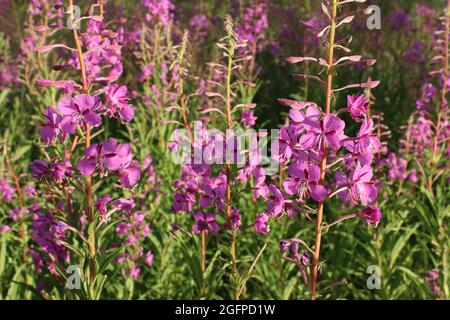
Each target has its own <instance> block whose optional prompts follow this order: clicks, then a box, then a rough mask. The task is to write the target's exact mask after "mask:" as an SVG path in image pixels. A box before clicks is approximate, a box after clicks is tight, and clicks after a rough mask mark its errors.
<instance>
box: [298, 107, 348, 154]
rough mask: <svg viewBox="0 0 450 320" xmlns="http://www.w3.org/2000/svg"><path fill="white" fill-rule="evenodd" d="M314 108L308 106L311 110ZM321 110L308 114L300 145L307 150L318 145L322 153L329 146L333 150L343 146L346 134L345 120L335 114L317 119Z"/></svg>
mask: <svg viewBox="0 0 450 320" xmlns="http://www.w3.org/2000/svg"><path fill="white" fill-rule="evenodd" d="M310 109H312V108H308V110H310ZM319 114H320V113H319V111H316V112H313V113H312V114H310V115H308V113H307V119H306V120H305V121H304V123H303V125H304V126H305V128H306V133H305V134H303V135H302V136H301V137H300V141H299V143H300V145H301V146H302V148H303V149H305V150H311V149H315V148H316V147H318V149H319V151H320V152H321V153H323V152H325V150H326V148H327V147H329V148H331V149H332V150H333V151H338V150H339V149H340V148H341V139H342V136H343V134H344V128H345V122H344V121H342V120H341V119H339V118H338V117H337V116H336V115H334V114H327V115H326V116H325V117H324V118H323V120H315V118H316V117H317V116H318V115H319Z"/></svg>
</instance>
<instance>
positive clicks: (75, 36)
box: [69, 0, 103, 283]
mask: <svg viewBox="0 0 450 320" xmlns="http://www.w3.org/2000/svg"><path fill="white" fill-rule="evenodd" d="M100 1H101V3H100V7H101V10H100V11H101V13H100V14H101V15H100V17H101V19H103V1H102V0H100ZM73 5H74V3H73V0H69V16H70V20H71V21H72V26H73V30H72V34H73V41H74V43H75V48H76V50H77V56H78V63H79V65H80V76H81V83H82V86H83V92H84V93H85V94H89V85H88V82H87V77H86V68H85V65H84V54H83V49H82V48H81V42H80V38H79V36H78V28H76V27H74V26H76V25H77V24H78V21H77V19H76V17H75V13H74V7H73ZM84 137H85V148H86V150H87V149H89V147H90V146H91V127H90V124H89V123H86V127H85V132H84ZM85 192H86V211H87V220H88V224H89V225H91V224H92V223H93V222H94V217H93V214H92V178H91V176H87V177H86V185H85ZM88 241H89V255H90V261H89V269H90V274H89V275H90V281H91V283H93V282H94V278H95V253H96V250H95V233H94V232H91V233H90V234H89V239H88Z"/></svg>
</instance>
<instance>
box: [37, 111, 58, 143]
mask: <svg viewBox="0 0 450 320" xmlns="http://www.w3.org/2000/svg"><path fill="white" fill-rule="evenodd" d="M44 117H45V118H46V120H47V121H46V123H45V124H44V126H43V127H42V129H41V137H42V140H44V143H46V144H49V143H51V142H52V141H54V140H55V139H56V138H57V137H58V135H59V134H61V133H62V127H61V123H62V121H63V119H62V117H61V116H60V115H59V114H58V113H57V112H56V111H55V109H53V108H52V107H50V108H47V109H46V110H45V111H44Z"/></svg>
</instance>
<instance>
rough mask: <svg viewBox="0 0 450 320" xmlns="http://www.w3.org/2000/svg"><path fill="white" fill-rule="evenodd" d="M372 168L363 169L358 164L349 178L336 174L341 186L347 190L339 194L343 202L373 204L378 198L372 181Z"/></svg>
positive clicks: (368, 166) (365, 167) (367, 166)
mask: <svg viewBox="0 0 450 320" xmlns="http://www.w3.org/2000/svg"><path fill="white" fill-rule="evenodd" d="M372 175H373V172H372V168H371V167H370V165H365V166H363V167H361V165H360V164H359V163H358V164H357V165H356V167H355V168H354V169H353V170H352V171H351V172H350V174H349V176H348V178H347V177H345V175H344V174H343V173H341V172H338V173H336V178H337V181H338V184H339V185H343V186H344V187H345V190H343V191H341V192H340V193H339V198H340V199H341V200H342V201H345V202H348V201H351V202H352V203H353V204H356V203H357V201H358V200H359V201H360V202H361V203H362V204H367V203H371V202H373V201H375V200H376V198H377V196H378V191H377V188H376V187H375V184H374V183H373V182H372V181H371V180H372Z"/></svg>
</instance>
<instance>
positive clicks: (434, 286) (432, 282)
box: [424, 269, 441, 298]
mask: <svg viewBox="0 0 450 320" xmlns="http://www.w3.org/2000/svg"><path fill="white" fill-rule="evenodd" d="M439 273H440V271H439V270H438V269H433V270H431V271H429V272H428V274H427V275H426V276H425V278H424V281H425V283H426V284H427V286H428V288H430V291H431V292H432V293H433V294H434V295H435V296H436V297H437V298H440V297H441V287H440V285H439Z"/></svg>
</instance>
